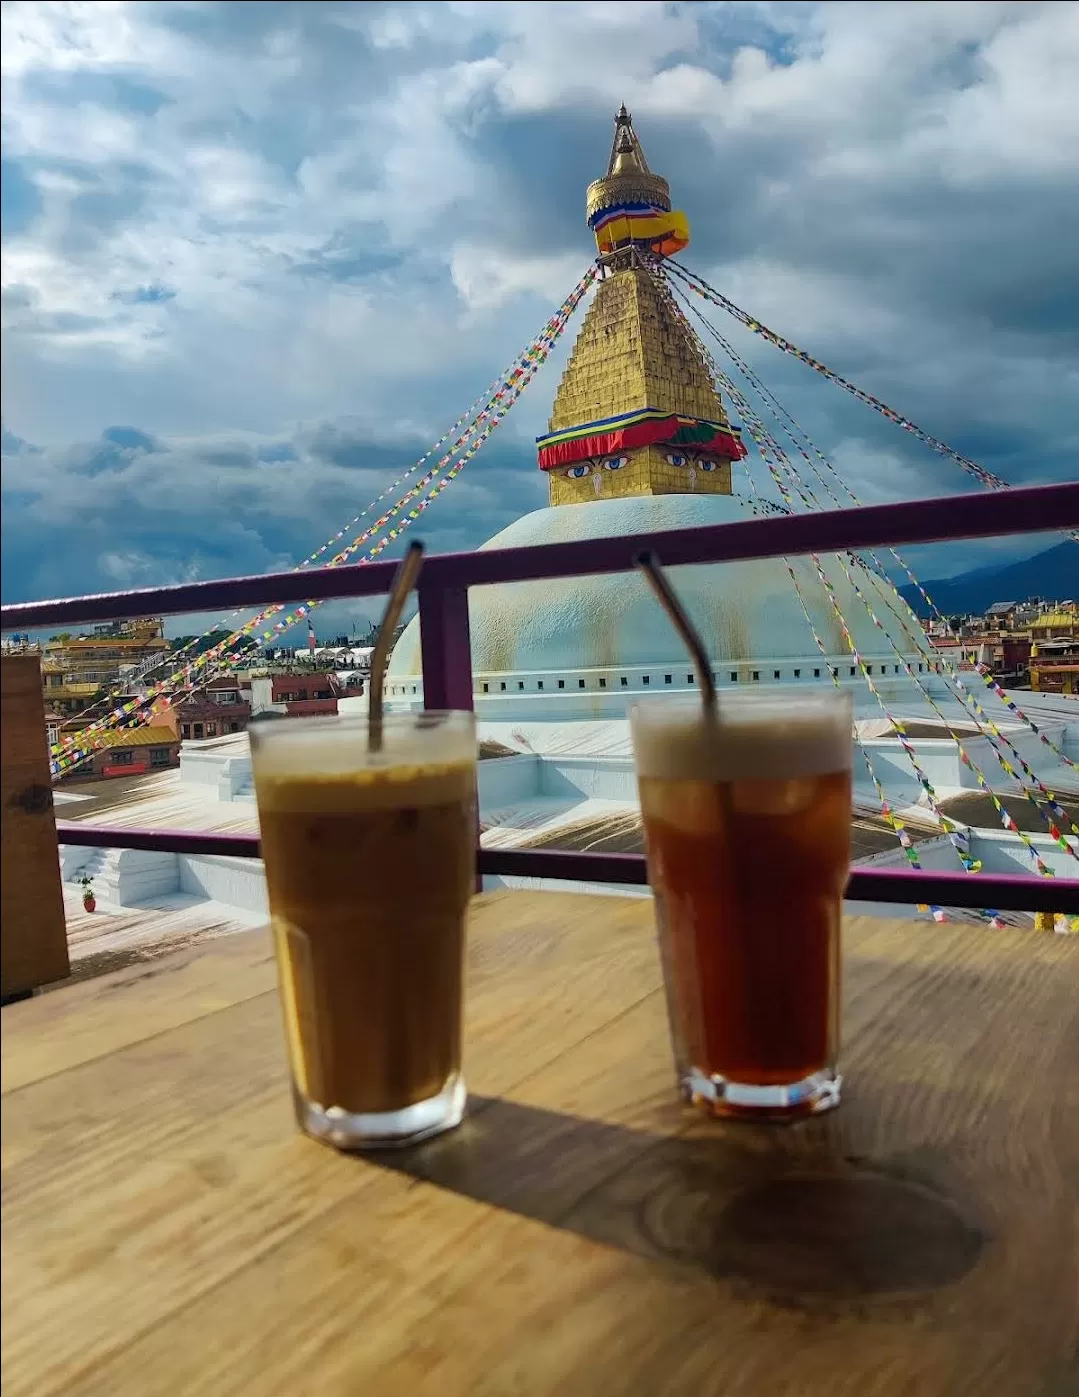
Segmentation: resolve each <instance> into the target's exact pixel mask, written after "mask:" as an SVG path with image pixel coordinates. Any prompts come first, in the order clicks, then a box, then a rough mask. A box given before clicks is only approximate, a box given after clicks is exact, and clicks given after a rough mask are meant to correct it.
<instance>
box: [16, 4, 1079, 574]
mask: <svg viewBox="0 0 1079 1397" xmlns="http://www.w3.org/2000/svg"><path fill="white" fill-rule="evenodd" d="M1077 70H1079V10H1077V9H1076V8H1075V7H1074V6H1072V5H1070V4H1067V3H1038V0H1033V2H1032V3H948V2H947V0H941V2H940V3H934V4H932V5H924V4H922V5H919V4H892V3H872V4H870V3H858V2H857V0H852V3H836V4H831V3H826V4H786V3H780V4H763V3H762V4H752V3H744V4H722V3H716V4H709V3H700V4H692V5H690V4H662V3H642V4H630V3H625V4H620V5H611V4H609V3H569V0H559V2H558V3H542V2H541V0H530V2H529V3H507V4H503V3H451V4H429V3H423V2H422V0H421V2H420V3H409V4H383V3H370V4H364V5H362V6H358V5H353V4H348V3H308V4H301V3H292V2H291V0H285V2H283V3H275V4H262V3H246V4H243V5H234V4H231V5H230V4H214V3H203V2H202V0H199V3H186V0H185V3H172V4H155V3H140V4H112V3H104V2H103V0H95V3H89V4H79V3H56V4H42V3H18V0H16V3H10V4H6V5H5V7H4V36H3V75H4V82H5V103H4V111H3V141H4V170H3V193H4V209H3V214H4V278H3V280H4V299H3V307H4V310H3V315H4V351H5V370H6V371H5V377H4V416H5V421H6V424H7V429H8V433H9V436H6V437H5V445H4V463H3V465H4V493H5V502H6V508H5V515H4V537H5V556H4V573H3V588H4V597H5V600H16V599H19V598H23V597H29V596H35V595H47V594H53V595H55V594H59V593H62V592H65V591H76V590H80V591H81V590H91V589H96V588H98V587H115V586H118V585H140V584H142V583H144V582H152V581H155V580H157V581H170V580H178V579H179V578H180V577H185V576H200V577H208V576H214V575H222V574H224V573H228V572H240V571H258V570H264V569H267V568H271V567H285V566H288V565H289V564H290V563H292V562H295V561H298V560H299V559H300V558H302V557H304V556H306V555H307V554H308V553H309V552H310V551H311V550H313V549H314V548H315V547H316V546H317V545H318V544H319V543H320V542H321V541H322V540H323V539H324V538H326V537H328V536H329V535H330V534H332V533H334V532H336V531H337V530H338V529H339V528H340V527H341V525H342V524H343V523H344V522H345V521H346V520H348V519H350V518H352V517H353V516H355V515H356V514H357V513H359V512H360V510H362V509H363V507H364V506H365V505H366V504H367V502H368V501H370V500H372V499H373V498H374V497H375V496H377V495H378V494H379V493H380V492H382V491H383V490H384V489H385V488H386V487H387V486H388V485H389V483H390V482H391V481H392V480H393V479H394V478H395V477H396V476H397V475H398V474H400V472H401V471H402V470H404V469H405V468H406V467H407V466H408V464H409V463H410V462H411V461H413V460H415V459H416V457H418V456H419V455H420V453H421V452H422V451H423V450H425V449H426V447H427V446H428V445H429V444H430V443H431V442H432V441H433V440H434V439H436V438H437V437H438V436H439V435H440V434H441V433H442V432H443V431H444V430H445V429H446V428H447V427H448V426H449V425H450V423H452V422H453V421H454V420H455V419H456V418H457V417H458V415H459V414H460V413H461V412H462V410H463V409H464V407H465V406H466V404H468V403H469V402H470V401H472V400H473V399H474V398H475V397H476V395H477V394H478V393H480V392H481V391H482V389H483V387H484V385H486V384H487V383H490V382H491V381H492V380H494V378H495V376H496V374H497V373H498V372H499V371H500V370H501V369H502V368H503V367H504V366H505V365H507V364H508V363H510V362H511V361H512V359H513V356H514V355H515V353H516V352H517V351H518V350H519V349H520V348H521V347H522V346H523V345H524V344H525V343H527V342H528V340H529V338H530V337H531V336H532V335H533V334H534V333H535V332H536V331H537V330H538V329H539V327H540V326H541V325H542V324H543V322H544V321H545V320H546V318H547V316H548V315H549V314H550V312H551V310H552V309H553V307H554V306H555V305H556V304H557V303H558V302H559V301H560V300H561V298H562V297H563V296H564V295H565V293H566V292H567V291H568V289H569V287H570V286H571V285H572V284H573V282H574V281H575V280H576V278H577V276H578V275H579V274H580V272H581V271H583V269H584V267H585V266H586V264H587V262H588V259H589V257H590V255H591V248H590V239H589V236H588V234H587V231H586V230H585V229H584V228H583V208H582V206H583V194H584V187H585V185H586V184H587V182H588V181H589V180H590V179H592V178H595V176H596V175H597V174H599V173H601V172H602V169H603V166H604V162H605V160H606V157H607V151H608V148H609V147H608V141H609V137H610V129H611V128H610V118H611V113H612V111H613V109H614V108H615V107H616V106H617V105H618V103H619V102H621V101H622V100H625V101H627V102H628V103H629V105H630V106H631V107H632V108H633V111H634V115H635V118H636V121H637V126H638V130H639V131H640V133H641V135H642V139H643V141H644V143H645V148H646V151H647V153H648V155H649V158H650V160H651V162H652V164H653V166H654V167H655V168H657V169H659V170H661V171H662V173H664V174H665V175H666V176H667V178H668V179H669V180H670V182H671V186H672V191H673V193H674V195H675V198H676V200H677V202H678V204H679V205H680V206H681V207H684V208H685V209H686V210H687V212H688V214H689V216H690V221H691V227H692V229H693V243H692V245H691V247H690V248H689V249H688V251H687V253H686V254H685V260H686V261H687V263H688V264H689V265H691V266H692V267H694V268H695V269H696V270H698V271H699V272H701V273H702V274H703V275H705V276H706V277H707V278H708V279H709V281H711V282H712V283H713V284H714V285H716V286H718V287H720V288H721V289H722V290H723V291H724V292H725V293H726V294H728V295H730V296H731V297H732V298H733V299H734V300H735V302H736V303H738V304H740V305H743V306H744V307H745V308H747V309H748V310H750V311H751V312H752V313H753V314H755V315H757V316H758V317H759V318H761V319H762V320H764V321H765V322H766V323H767V324H769V325H771V326H772V327H773V328H774V329H776V330H777V331H779V332H781V333H783V334H785V335H786V336H787V337H789V338H790V339H792V340H794V341H796V342H798V343H801V344H803V345H804V346H805V347H806V348H807V349H809V350H810V351H811V352H813V353H814V354H816V355H817V357H819V358H821V359H823V360H824V361H825V362H827V363H829V364H832V365H833V366H834V367H835V368H836V369H837V370H839V371H840V372H842V373H843V374H844V375H845V376H846V377H849V378H851V379H853V380H854V381H856V382H858V383H860V384H861V385H862V386H864V387H866V388H867V389H869V390H870V391H872V392H874V393H877V394H878V395H879V396H881V397H882V398H884V399H885V400H886V401H888V402H890V403H892V404H893V405H894V406H895V407H897V408H898V409H900V410H901V411H903V412H904V413H906V414H908V415H909V416H910V417H912V418H913V419H914V420H916V421H919V422H921V423H922V424H923V425H924V426H925V427H926V428H927V429H928V430H930V431H932V432H933V433H934V434H935V435H936V436H938V437H940V438H942V439H944V440H947V441H949V442H951V443H952V444H953V445H954V446H956V447H957V448H958V449H959V450H961V451H964V452H966V453H968V454H970V455H972V456H973V457H975V459H978V460H980V461H982V462H984V464H986V465H987V466H988V467H989V468H990V469H992V470H994V471H996V472H997V473H998V474H1000V475H1002V476H1004V477H1005V478H1006V479H1009V480H1012V481H1014V482H1015V483H1020V482H1027V481H1044V480H1052V479H1063V478H1067V477H1069V476H1071V475H1073V474H1074V459H1075V451H1076V447H1077V445H1079V442H1077V439H1076V437H1077V434H1076V428H1075V414H1074V401H1075V392H1076V384H1077V381H1079V265H1077V264H1076V261H1075V258H1074V252H1073V249H1072V241H1073V238H1072V234H1071V229H1072V228H1074V226H1075V224H1076V221H1077V218H1079V178H1077V176H1079V105H1077V104H1076V103H1075V101H1074V91H1073V89H1074V74H1075V72H1076V71H1077ZM720 328H721V329H722V331H723V333H724V335H726V336H727V337H728V338H729V339H730V340H731V342H732V343H733V344H734V345H735V347H736V348H737V350H738V352H739V353H740V354H742V355H743V356H745V358H746V359H747V360H748V361H749V362H750V363H751V365H752V366H753V367H754V368H755V369H756V370H758V371H759V372H761V373H762V374H763V375H764V376H765V377H766V379H767V381H768V383H769V384H770V385H771V386H772V387H773V389H774V390H775V392H776V393H777V394H778V395H779V397H780V399H781V400H782V401H783V402H784V403H785V405H786V406H787V407H788V408H789V410H790V411H792V412H793V413H794V415H795V416H796V417H797V418H798V420H799V421H801V422H802V423H803V424H804V426H805V427H806V428H807V429H808V430H809V431H810V432H811V433H812V434H813V436H814V438H815V440H817V441H818V442H819V444H820V445H821V446H822V448H823V449H825V450H826V451H828V452H829V453H831V455H832V457H833V458H834V460H835V461H836V463H837V465H839V466H840V467H841V469H842V470H843V472H844V474H845V476H846V477H847V478H848V480H849V481H850V483H851V484H852V486H853V487H854V488H855V489H856V490H857V492H858V494H859V496H860V497H863V498H865V499H866V500H877V499H884V498H896V497H906V496H911V495H917V494H933V493H941V492H943V491H945V490H955V489H961V488H967V487H968V486H969V484H970V482H969V481H967V480H966V478H965V477H963V476H961V475H960V474H959V473H958V472H957V471H956V470H955V468H954V467H953V466H951V465H949V464H948V463H946V462H943V461H941V460H939V459H937V458H936V457H934V456H933V455H932V454H931V453H929V452H927V451H926V450H925V449H924V448H922V447H920V446H918V445H917V443H915V442H913V440H911V439H910V438H907V437H904V436H903V435H902V434H897V433H896V431H895V429H894V428H892V427H890V426H889V425H888V424H887V423H885V422H883V421H882V420H880V419H877V418H875V417H874V416H873V415H872V414H871V413H869V412H868V410H867V409H865V408H864V407H862V406H860V405H859V404H857V403H856V402H854V401H853V400H850V399H848V398H846V397H844V396H843V395H842V394H840V393H838V392H837V391H836V390H834V389H832V388H830V387H829V386H828V385H826V384H824V383H822V382H821V381H819V380H818V379H817V378H816V377H815V376H814V375H812V373H810V371H808V370H807V369H805V368H804V367H803V366H802V365H800V364H798V363H795V362H793V361H790V360H786V359H783V358H782V357H780V356H778V355H777V354H776V353H775V351H774V350H771V349H770V348H769V347H768V346H766V345H764V344H763V343H762V342H761V341H759V340H756V339H754V338H753V337H752V336H750V335H748V334H747V333H746V332H744V331H743V330H742V329H741V328H740V327H739V326H737V325H736V324H734V322H732V321H728V320H726V319H724V320H723V322H722V323H721V324H720ZM563 362H564V355H562V354H559V355H556V356H555V358H554V360H553V362H552V363H551V364H550V365H549V366H548V368H547V369H546V370H545V371H544V374H543V375H542V377H541V378H540V380H539V381H538V382H537V384H536V385H535V387H534V388H533V389H531V390H530V393H529V396H528V397H527V398H526V399H525V400H524V401H523V402H522V404H521V406H520V407H519V408H517V409H515V411H514V414H513V416H512V417H511V418H510V419H509V420H508V421H507V424H506V425H505V426H504V427H503V428H500V431H499V434H498V436H497V438H496V439H495V440H493V441H492V444H491V446H490V447H489V448H487V449H485V451H484V453H482V455H481V456H480V457H479V458H477V460H476V461H475V462H474V463H473V464H471V465H470V466H469V468H468V471H467V472H466V474H465V475H464V476H463V477H462V478H461V481H460V483H459V484H456V483H455V484H454V486H453V487H452V488H451V489H449V490H447V491H446V494H445V496H444V497H442V498H440V500H439V502H438V504H437V505H436V506H433V507H432V509H431V510H430V512H429V513H428V514H426V515H425V516H424V523H423V528H424V532H425V535H426V537H427V538H428V540H429V542H430V543H431V545H432V546H433V547H436V548H448V547H471V546H474V545H475V544H477V543H479V542H481V541H482V539H483V538H485V537H486V536H488V535H489V534H490V533H492V532H494V531H495V530H496V529H497V528H498V527H500V526H501V525H502V524H504V523H506V522H508V521H509V520H510V519H512V518H513V517H514V516H515V514H517V513H520V512H521V511H522V510H524V509H527V508H531V507H535V506H536V505H537V504H540V503H542V500H543V488H542V486H543V482H542V479H541V478H540V476H539V473H538V471H537V470H536V468H535V460H534V454H533V451H532V447H531V438H532V437H533V436H534V435H535V434H536V433H537V432H539V431H541V430H542V428H543V421H544V418H545V415H546V409H547V405H548V404H549V402H550V399H551V397H552V395H553V392H554V387H555V383H556V380H557V374H558V372H559V371H560V367H561V364H562V363H563ZM121 424H122V425H121ZM31 443H32V444H33V445H31ZM1007 546H1008V545H1005V547H1007ZM976 554H977V547H976V546H965V547H963V548H957V549H954V550H951V551H950V553H949V556H948V558H947V559H944V560H943V561H942V559H941V557H940V556H939V554H938V555H936V556H935V557H934V558H933V560H932V565H933V570H934V571H935V572H936V573H937V574H942V573H943V572H945V571H947V570H948V566H949V565H960V566H961V565H965V564H966V563H967V562H969V561H970V558H971V557H972V556H976ZM192 569H194V571H192Z"/></svg>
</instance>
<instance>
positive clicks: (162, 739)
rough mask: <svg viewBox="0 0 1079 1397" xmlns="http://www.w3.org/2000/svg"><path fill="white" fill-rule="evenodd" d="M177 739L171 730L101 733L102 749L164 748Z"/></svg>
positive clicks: (134, 729)
mask: <svg viewBox="0 0 1079 1397" xmlns="http://www.w3.org/2000/svg"><path fill="white" fill-rule="evenodd" d="M176 741H178V738H177V736H176V734H175V733H174V732H173V730H172V729H171V728H165V727H160V728H155V727H149V728H121V729H120V730H119V731H118V732H103V733H102V734H101V737H100V739H99V744H100V746H102V747H164V746H165V745H166V743H169V742H176Z"/></svg>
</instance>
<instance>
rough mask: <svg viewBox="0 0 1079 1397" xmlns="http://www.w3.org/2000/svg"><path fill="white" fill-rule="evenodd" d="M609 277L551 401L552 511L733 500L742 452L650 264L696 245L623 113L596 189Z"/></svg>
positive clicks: (542, 441) (542, 453) (544, 465)
mask: <svg viewBox="0 0 1079 1397" xmlns="http://www.w3.org/2000/svg"><path fill="white" fill-rule="evenodd" d="M587 213H588V223H589V226H590V227H591V228H592V230H593V232H594V233H595V235H596V242H597V245H598V247H599V253H600V257H599V260H600V262H601V264H602V267H603V279H602V281H601V282H600V283H599V286H598V288H597V290H596V295H595V298H594V300H593V302H592V305H591V307H590V308H589V311H588V314H587V315H586V317H585V321H584V324H583V325H582V327H581V332H580V334H579V335H578V336H577V342H576V344H575V345H574V346H573V353H572V354H571V356H570V361H569V364H568V365H567V366H566V370H565V373H564V374H563V375H562V381H561V383H560V384H559V386H558V392H557V393H556V394H555V400H554V408H553V410H552V412H551V417H550V421H549V422H548V427H547V434H546V435H545V436H543V437H540V438H539V441H538V443H537V445H538V447H539V463H540V467H541V469H542V470H544V471H546V472H547V475H548V478H549V480H550V500H551V504H552V505H558V504H581V503H584V502H586V501H589V500H595V499H604V498H608V499H609V498H611V497H614V496H625V495H674V494H689V493H698V494H712V495H729V494H730V493H731V463H732V461H735V460H738V459H739V458H740V457H742V456H743V455H744V454H745V448H744V447H743V446H742V443H741V441H740V440H739V437H738V430H737V428H734V427H732V426H731V425H730V423H729V422H728V420H727V414H726V411H725V410H724V407H723V403H722V402H721V400H720V397H719V394H718V392H717V391H716V387H715V384H714V382H713V380H712V375H711V373H710V372H709V369H708V367H707V365H706V364H705V361H704V359H703V357H702V355H701V353H700V350H699V348H698V347H697V345H696V344H695V343H694V341H693V337H692V335H691V334H690V333H689V331H688V330H687V328H686V326H685V324H684V323H683V322H682V320H681V319H680V318H679V317H678V316H677V315H676V314H675V313H674V311H673V310H672V308H671V304H670V302H669V300H668V298H667V297H666V296H665V295H664V293H663V291H662V290H661V289H660V288H659V286H657V284H656V278H655V274H654V273H653V271H652V270H651V268H650V266H649V265H648V259H655V258H657V257H663V256H668V255H670V254H672V253H673V252H675V251H678V250H680V249H681V248H683V247H684V246H685V245H686V243H687V242H688V241H689V230H688V228H687V226H686V220H685V216H684V215H683V214H681V213H678V212H676V211H672V210H671V201H670V191H669V189H668V185H667V181H666V180H665V179H662V178H660V176H659V175H655V174H653V173H652V171H651V170H650V169H649V168H648V162H647V161H646V160H645V158H644V151H643V150H642V149H641V143H640V141H639V140H638V139H637V133H636V132H635V131H634V129H633V121H632V118H631V117H630V115H629V113H628V112H627V111H626V109H625V107H622V108H621V110H620V111H619V113H618V115H617V116H616V117H615V136H614V145H613V147H612V149H611V158H610V160H609V162H608V165H607V174H606V175H605V176H604V178H602V179H598V180H594V181H593V182H592V184H590V185H589V186H588V195H587Z"/></svg>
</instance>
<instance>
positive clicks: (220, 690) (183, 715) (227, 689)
mask: <svg viewBox="0 0 1079 1397" xmlns="http://www.w3.org/2000/svg"><path fill="white" fill-rule="evenodd" d="M250 719H251V689H250V685H249V684H248V685H247V686H243V685H242V684H241V683H240V681H239V680H238V679H237V678H236V677H235V676H226V677H225V678H221V679H211V680H210V681H209V682H208V683H207V684H205V685H203V686H200V687H199V688H198V689H195V690H193V691H191V693H190V695H189V696H188V697H186V698H181V699H179V700H176V701H174V702H173V703H172V704H171V705H170V706H169V707H168V708H166V709H164V710H163V711H162V712H161V714H160V715H159V716H158V719H157V721H158V722H159V723H163V724H168V726H169V727H170V728H171V729H172V731H173V733H175V734H176V735H177V736H178V737H180V738H181V739H182V740H183V741H185V742H189V741H191V742H201V741H203V740H204V739H207V738H211V737H223V736H225V735H226V734H227V733H234V732H243V730H244V729H245V728H246V727H247V724H248V723H249V721H250Z"/></svg>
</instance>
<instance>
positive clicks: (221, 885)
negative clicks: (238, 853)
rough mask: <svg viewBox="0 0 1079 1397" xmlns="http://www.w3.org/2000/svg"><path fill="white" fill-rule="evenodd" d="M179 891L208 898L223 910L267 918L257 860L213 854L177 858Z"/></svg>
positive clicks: (263, 882)
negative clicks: (265, 916)
mask: <svg viewBox="0 0 1079 1397" xmlns="http://www.w3.org/2000/svg"><path fill="white" fill-rule="evenodd" d="M179 862H180V870H179V881H180V891H181V892H185V893H190V894H192V895H193V896H195V897H205V898H210V899H212V900H213V901H214V902H222V903H224V904H225V906H226V907H237V908H239V909H241V910H242V911H245V912H260V913H265V914H267V915H269V902H268V901H267V898H266V870H265V868H264V866H263V862H262V860H261V859H237V858H230V857H226V856H223V855H217V854H199V855H188V854H184V855H181V856H180V858H179Z"/></svg>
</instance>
